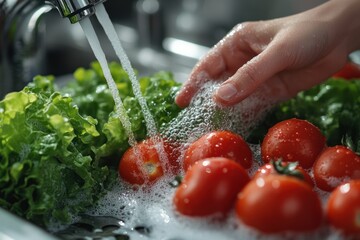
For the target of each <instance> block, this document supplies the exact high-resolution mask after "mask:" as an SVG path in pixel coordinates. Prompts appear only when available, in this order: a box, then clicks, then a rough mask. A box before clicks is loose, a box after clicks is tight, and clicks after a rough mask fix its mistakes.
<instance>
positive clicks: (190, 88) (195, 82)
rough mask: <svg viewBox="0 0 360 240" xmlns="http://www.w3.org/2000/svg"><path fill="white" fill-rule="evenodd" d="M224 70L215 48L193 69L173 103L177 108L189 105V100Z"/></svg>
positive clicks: (224, 67)
mask: <svg viewBox="0 0 360 240" xmlns="http://www.w3.org/2000/svg"><path fill="white" fill-rule="evenodd" d="M225 69H226V66H225V63H224V60H223V57H222V56H221V55H220V54H219V52H218V51H217V50H215V48H214V49H213V50H212V52H211V53H209V54H208V55H207V56H206V57H205V58H204V59H202V60H201V61H200V62H199V63H198V64H197V65H196V66H195V68H194V69H193V71H192V72H191V74H190V77H189V78H188V80H187V81H186V82H185V83H184V85H183V87H182V89H181V91H180V92H179V93H178V95H177V96H176V99H175V102H176V104H177V105H178V106H179V107H186V106H188V105H189V103H190V101H191V99H192V98H193V96H194V95H195V94H196V92H197V91H198V90H199V89H200V87H201V86H202V85H203V84H204V83H205V82H207V81H208V80H210V79H215V78H216V77H217V76H218V75H220V74H221V73H222V72H224V71H225Z"/></svg>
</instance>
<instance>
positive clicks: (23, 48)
mask: <svg viewBox="0 0 360 240" xmlns="http://www.w3.org/2000/svg"><path fill="white" fill-rule="evenodd" d="M104 1H105V0H0V99H1V98H2V97H3V96H5V94H7V93H8V92H11V91H17V90H20V89H22V88H23V87H24V86H25V85H26V84H27V83H28V82H30V81H31V79H32V78H33V77H34V76H35V75H36V74H40V73H41V72H43V70H44V66H45V65H46V60H45V56H46V53H45V48H44V35H45V34H46V33H45V26H44V24H46V23H45V21H42V16H43V15H44V14H45V13H47V12H49V11H50V10H52V9H54V8H55V9H57V10H58V11H59V13H60V15H61V16H62V17H64V18H68V19H69V20H70V22H71V23H77V22H79V21H81V20H82V19H84V18H85V17H88V16H91V15H93V14H94V13H95V6H96V5H97V4H99V3H102V2H104Z"/></svg>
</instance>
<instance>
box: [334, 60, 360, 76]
mask: <svg viewBox="0 0 360 240" xmlns="http://www.w3.org/2000/svg"><path fill="white" fill-rule="evenodd" d="M333 77H340V78H345V79H353V78H360V66H359V65H358V64H356V63H353V62H347V63H346V64H345V65H344V67H343V68H342V69H340V71H338V72H337V73H335V74H334V75H333Z"/></svg>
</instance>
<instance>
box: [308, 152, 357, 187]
mask: <svg viewBox="0 0 360 240" xmlns="http://www.w3.org/2000/svg"><path fill="white" fill-rule="evenodd" d="M313 171H314V179H315V183H316V185H317V186H318V187H319V188H320V189H322V190H324V191H332V190H333V189H334V188H335V187H337V186H338V185H340V184H341V183H344V182H347V181H348V180H350V179H360V157H359V156H358V155H356V154H355V153H354V152H353V151H352V150H351V149H349V148H347V147H345V146H341V145H338V146H333V147H328V148H327V149H325V150H324V151H323V152H322V153H321V154H320V155H319V157H318V159H317V160H316V161H315V163H314V166H313Z"/></svg>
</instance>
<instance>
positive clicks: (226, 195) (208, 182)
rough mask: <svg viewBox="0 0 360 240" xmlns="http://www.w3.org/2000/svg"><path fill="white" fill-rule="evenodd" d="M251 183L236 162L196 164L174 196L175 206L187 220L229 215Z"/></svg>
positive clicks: (212, 160)
mask: <svg viewBox="0 0 360 240" xmlns="http://www.w3.org/2000/svg"><path fill="white" fill-rule="evenodd" d="M249 180H250V178H249V176H248V173H247V172H246V170H245V169H244V168H243V167H242V166H241V165H240V164H238V163H236V162H234V161H233V160H231V159H227V158H223V157H213V158H206V159H203V160H200V161H197V162H195V163H194V164H193V165H192V166H191V167H190V168H189V169H188V171H187V172H186V173H185V176H184V178H183V181H182V183H181V184H180V186H179V187H178V188H177V189H176V191H175V194H174V196H173V205H174V207H175V209H176V210H177V212H179V213H181V214H183V215H187V216H193V217H201V216H209V215H214V214H220V215H226V213H227V212H228V211H229V210H230V209H231V208H232V207H233V206H234V204H235V200H236V196H237V193H238V192H239V191H240V190H241V189H242V188H243V187H244V186H245V185H246V183H248V182H249Z"/></svg>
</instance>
